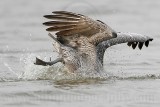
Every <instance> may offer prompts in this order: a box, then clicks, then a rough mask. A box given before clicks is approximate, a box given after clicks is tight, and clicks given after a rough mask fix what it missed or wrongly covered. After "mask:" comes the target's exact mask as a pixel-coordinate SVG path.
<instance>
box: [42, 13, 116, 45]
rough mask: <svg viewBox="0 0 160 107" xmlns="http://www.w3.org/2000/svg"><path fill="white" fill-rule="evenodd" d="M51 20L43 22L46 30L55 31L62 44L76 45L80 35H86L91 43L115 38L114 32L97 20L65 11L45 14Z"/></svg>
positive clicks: (95, 43) (94, 43)
mask: <svg viewBox="0 0 160 107" xmlns="http://www.w3.org/2000/svg"><path fill="white" fill-rule="evenodd" d="M44 17H45V18H48V19H51V20H52V21H49V22H45V23H43V24H44V25H46V26H49V28H47V29H46V30H47V31H49V32H56V35H57V39H58V40H59V41H60V42H61V43H62V44H64V45H68V46H71V47H77V41H78V40H79V38H80V37H82V36H83V37H87V38H88V42H90V43H91V44H93V45H97V44H98V43H100V42H102V41H104V40H108V39H111V38H115V37H116V36H117V35H116V32H115V31H114V30H112V29H111V28H110V27H109V26H108V25H106V24H104V23H103V22H101V21H99V20H93V19H91V18H89V17H87V16H84V15H81V14H76V13H72V12H66V11H54V12H53V15H45V16H44Z"/></svg>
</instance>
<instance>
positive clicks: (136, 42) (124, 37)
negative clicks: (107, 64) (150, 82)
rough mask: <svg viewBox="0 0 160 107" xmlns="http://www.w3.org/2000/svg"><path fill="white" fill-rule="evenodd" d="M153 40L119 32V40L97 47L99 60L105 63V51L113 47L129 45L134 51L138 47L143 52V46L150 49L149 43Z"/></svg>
mask: <svg viewBox="0 0 160 107" xmlns="http://www.w3.org/2000/svg"><path fill="white" fill-rule="evenodd" d="M152 40H153V38H151V37H149V36H145V35H141V34H136V33H123V32H118V33H117V38H113V39H110V40H107V41H103V42H102V43H100V44H98V45H97V47H96V48H97V53H98V59H99V60H100V61H101V63H103V56H104V53H105V50H106V49H107V48H108V47H111V46H113V45H117V44H121V43H127V45H128V46H132V48H133V49H135V48H136V47H137V46H138V48H139V49H140V50H141V49H142V47H143V45H145V46H146V47H148V45H149V42H151V41H152Z"/></svg>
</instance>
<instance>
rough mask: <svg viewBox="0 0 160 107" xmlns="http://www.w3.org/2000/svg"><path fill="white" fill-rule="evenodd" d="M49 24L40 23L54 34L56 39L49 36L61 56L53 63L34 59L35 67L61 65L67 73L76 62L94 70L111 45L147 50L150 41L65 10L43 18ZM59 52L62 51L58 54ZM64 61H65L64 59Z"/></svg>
mask: <svg viewBox="0 0 160 107" xmlns="http://www.w3.org/2000/svg"><path fill="white" fill-rule="evenodd" d="M44 17H45V18H48V19H52V20H53V21H49V22H45V23H43V24H44V25H46V26H49V28H47V29H46V30H47V31H49V32H56V33H55V34H56V35H57V38H55V37H54V36H52V35H51V34H49V36H50V37H52V38H53V39H54V40H55V41H56V42H57V43H58V44H61V45H59V46H56V45H54V47H55V48H56V47H59V49H58V50H59V51H57V52H58V53H59V54H60V55H61V57H60V58H58V59H56V60H55V61H53V62H44V61H42V60H40V59H38V58H37V60H36V63H35V64H37V65H53V64H55V63H57V62H63V63H64V64H65V65H66V66H67V67H68V68H69V70H71V72H74V70H77V69H78V68H79V67H81V65H80V62H81V61H82V62H86V64H90V65H89V66H92V67H93V68H94V70H96V71H98V70H99V68H98V66H99V63H100V64H101V65H103V56H104V53H105V50H106V49H107V48H108V47H110V46H113V45H116V44H121V43H128V46H132V48H133V49H135V48H136V46H137V45H138V47H139V49H141V48H142V46H143V44H145V46H146V47H148V45H149V42H150V41H152V40H153V39H152V38H150V37H148V36H144V35H141V34H136V33H122V32H115V31H114V30H113V29H112V28H111V27H109V26H108V25H106V24H105V23H103V22H102V21H99V20H93V19H91V18H89V17H87V16H84V15H81V14H76V13H72V12H67V11H54V12H53V15H45V16H44ZM62 50H63V51H62ZM66 59H67V60H66Z"/></svg>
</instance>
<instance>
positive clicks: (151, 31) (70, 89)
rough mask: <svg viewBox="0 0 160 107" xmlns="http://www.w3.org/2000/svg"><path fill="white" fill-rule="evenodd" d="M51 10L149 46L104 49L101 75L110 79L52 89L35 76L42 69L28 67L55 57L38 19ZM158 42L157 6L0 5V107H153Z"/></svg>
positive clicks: (39, 0) (158, 102)
mask: <svg viewBox="0 0 160 107" xmlns="http://www.w3.org/2000/svg"><path fill="white" fill-rule="evenodd" d="M56 10H68V11H73V12H78V13H81V14H84V15H87V16H89V17H92V18H94V19H99V20H102V21H103V22H105V23H107V24H108V25H110V26H111V27H112V28H113V29H115V30H116V31H122V32H135V33H140V34H144V35H148V36H150V37H153V38H154V40H153V42H151V43H150V46H149V48H146V47H144V48H143V49H142V50H139V49H135V50H133V49H131V48H130V47H128V46H127V45H126V44H121V45H117V46H113V47H111V48H109V49H108V50H107V51H106V54H105V59H104V69H105V71H106V72H107V73H108V74H110V75H112V77H113V78H110V79H107V80H104V81H101V80H100V81H99V80H96V79H95V80H92V81H86V82H84V81H83V82H81V83H76V82H75V81H74V82H71V83H68V84H67V83H64V84H63V82H65V80H63V81H61V82H62V83H61V84H58V83H55V80H54V79H52V78H51V77H49V76H46V75H47V74H43V73H42V74H41V76H40V77H39V75H38V76H37V75H36V74H37V73H38V72H39V70H41V69H42V68H41V67H35V66H34V65H33V62H34V60H35V57H36V56H40V57H41V58H46V60H49V57H50V56H51V57H52V59H55V58H56V57H57V55H56V54H55V53H53V52H52V51H53V47H52V41H51V39H50V38H49V37H48V36H47V34H48V33H47V32H46V31H45V28H46V27H45V26H43V25H42V23H43V22H44V21H46V19H44V18H43V15H45V14H51V12H52V11H56ZM159 36H160V1H159V0H95V1H93V0H81V1H80V0H79V1H75V0H1V1H0V107H30V106H32V107H36V106H39V107H44V106H46V107H64V106H65V107H81V106H86V107H106V106H108V107H159V106H160V47H159V45H160V40H159V38H160V37H159ZM33 69H34V70H33ZM43 69H44V70H45V71H47V70H48V68H43ZM33 71H34V73H33ZM23 72H26V74H25V76H24V75H23V76H22V75H21V74H22V73H23ZM45 73H46V72H45ZM47 73H48V72H47ZM48 75H50V74H48ZM19 77H21V78H19Z"/></svg>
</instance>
